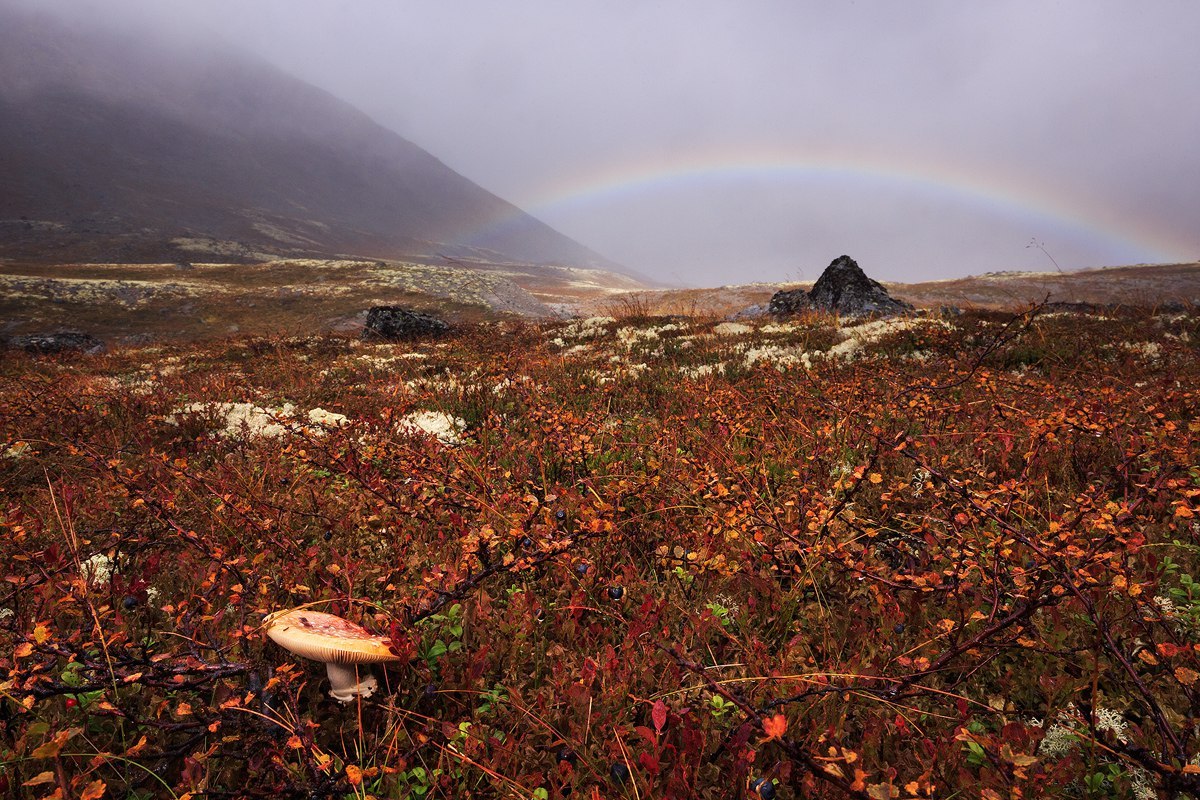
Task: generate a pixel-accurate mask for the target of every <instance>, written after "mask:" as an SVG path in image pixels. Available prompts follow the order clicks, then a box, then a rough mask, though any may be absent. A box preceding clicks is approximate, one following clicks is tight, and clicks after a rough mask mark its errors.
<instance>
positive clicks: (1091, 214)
mask: <svg viewBox="0 0 1200 800" xmlns="http://www.w3.org/2000/svg"><path fill="white" fill-rule="evenodd" d="M746 179H754V180H764V179H768V180H773V181H793V182H796V183H797V184H799V183H800V182H808V183H809V184H814V183H823V184H825V185H828V184H827V183H826V182H839V183H842V184H855V183H856V184H858V185H862V186H864V187H869V186H870V185H872V184H874V185H876V186H878V185H880V184H884V185H888V186H890V187H892V188H899V189H905V190H911V191H913V192H917V193H927V194H928V195H929V196H933V197H941V198H945V199H950V200H954V201H958V202H962V203H964V204H972V205H973V206H974V207H976V208H979V209H980V210H981V211H985V212H987V211H990V212H994V213H997V214H1003V215H1007V216H1010V217H1012V216H1018V215H1019V216H1021V217H1023V218H1031V219H1034V220H1036V221H1038V223H1039V225H1038V230H1037V231H1031V235H1032V234H1037V238H1039V239H1042V238H1046V237H1048V236H1049V235H1050V234H1052V233H1055V232H1058V233H1062V234H1063V235H1064V236H1069V237H1071V238H1073V239H1084V240H1087V241H1091V242H1094V243H1096V244H1098V245H1100V246H1103V247H1104V248H1105V249H1106V250H1108V251H1111V252H1114V253H1118V254H1121V255H1123V256H1125V257H1129V258H1133V259H1136V260H1141V261H1157V262H1168V261H1190V260H1191V259H1192V258H1194V256H1195V253H1194V252H1193V251H1194V250H1195V247H1196V243H1195V242H1194V241H1185V240H1184V239H1183V237H1182V235H1179V234H1178V233H1177V232H1172V231H1164V230H1161V229H1160V228H1158V227H1157V226H1156V225H1155V224H1154V223H1153V221H1148V220H1134V219H1128V218H1124V217H1118V216H1117V215H1116V214H1115V212H1113V211H1112V210H1111V209H1107V208H1105V207H1104V206H1103V205H1102V204H1100V203H1098V202H1096V201H1097V199H1098V198H1087V197H1078V196H1076V197H1072V196H1069V195H1067V194H1065V193H1063V192H1062V191H1060V190H1059V189H1058V188H1057V187H1055V186H1052V185H1049V184H1048V183H1047V182H1046V181H1040V180H1037V179H1036V178H1028V177H1026V178H1019V177H1017V176H1015V175H1014V174H1010V173H1002V172H1000V171H998V170H994V169H993V170H991V171H988V170H981V169H979V168H978V167H977V166H971V167H966V166H955V165H952V164H949V163H947V162H944V161H933V160H928V159H920V158H913V157H912V156H911V154H905V155H903V156H900V155H896V154H883V153H874V154H872V153H865V152H862V151H856V152H851V151H846V150H840V151H839V150H834V149H823V150H822V149H816V150H813V151H809V152H806V153H804V154H796V153H793V152H790V151H787V150H779V149H772V148H755V149H751V150H738V151H720V150H711V151H706V152H692V153H687V154H680V155H676V156H672V157H669V158H666V159H663V158H653V159H643V160H640V161H636V160H635V161H630V162H623V163H614V164H610V165H606V166H603V167H600V168H596V169H593V170H591V171H588V172H584V173H578V174H575V175H571V176H569V177H567V178H566V179H564V180H560V181H557V182H555V183H553V184H549V185H546V186H544V187H542V188H541V189H540V190H539V191H537V192H535V193H532V194H531V195H530V196H529V197H527V198H525V199H523V200H522V201H518V202H519V205H521V210H522V211H524V212H526V213H528V214H530V215H532V216H534V217H536V218H538V219H541V220H543V221H546V222H548V223H549V224H551V225H554V224H555V221H556V220H563V219H567V218H569V217H571V216H572V215H582V214H586V213H589V212H592V211H595V210H598V209H603V208H611V207H612V206H614V205H619V204H620V203H621V202H622V201H623V200H626V199H634V198H637V197H639V196H644V195H649V194H652V193H655V192H666V191H682V190H689V189H695V190H696V191H698V192H700V191H708V190H711V189H712V188H713V187H714V186H717V185H720V184H721V183H722V182H726V181H737V180H746ZM519 217H520V215H519V214H518V213H512V214H509V215H505V216H502V217H499V218H496V219H493V220H491V221H490V222H489V223H488V224H487V225H486V226H485V227H481V228H478V229H476V230H474V231H471V232H469V234H468V235H466V236H464V237H463V239H462V241H483V240H486V239H488V238H491V237H493V236H497V235H503V234H504V232H505V229H506V228H507V227H509V226H513V225H515V224H517V220H518V219H519ZM1097 266H1098V265H1097Z"/></svg>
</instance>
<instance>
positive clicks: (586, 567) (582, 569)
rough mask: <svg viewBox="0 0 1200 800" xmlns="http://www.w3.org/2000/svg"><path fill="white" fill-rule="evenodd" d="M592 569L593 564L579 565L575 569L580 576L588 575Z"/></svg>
mask: <svg viewBox="0 0 1200 800" xmlns="http://www.w3.org/2000/svg"><path fill="white" fill-rule="evenodd" d="M591 568H592V565H591V564H579V565H577V566H576V567H575V571H576V572H578V573H579V574H580V575H587V573H588V570H589V569H591Z"/></svg>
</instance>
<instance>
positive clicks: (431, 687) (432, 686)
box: [424, 683, 438, 697]
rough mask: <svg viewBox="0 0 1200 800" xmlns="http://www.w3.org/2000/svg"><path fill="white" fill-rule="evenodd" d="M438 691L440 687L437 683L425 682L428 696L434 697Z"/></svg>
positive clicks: (425, 691)
mask: <svg viewBox="0 0 1200 800" xmlns="http://www.w3.org/2000/svg"><path fill="white" fill-rule="evenodd" d="M437 692H438V687H437V684H436V683H427V684H425V689H424V695H425V696H426V697H433V696H434V695H435V694H437Z"/></svg>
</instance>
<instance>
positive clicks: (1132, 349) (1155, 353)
mask: <svg viewBox="0 0 1200 800" xmlns="http://www.w3.org/2000/svg"><path fill="white" fill-rule="evenodd" d="M1120 347H1121V349H1122V350H1124V351H1125V352H1127V353H1133V354H1134V355H1135V356H1138V357H1139V358H1143V359H1145V360H1146V361H1149V362H1151V363H1154V362H1157V361H1158V360H1159V358H1160V357H1162V346H1161V345H1160V344H1159V343H1158V342H1122V343H1121V344H1120Z"/></svg>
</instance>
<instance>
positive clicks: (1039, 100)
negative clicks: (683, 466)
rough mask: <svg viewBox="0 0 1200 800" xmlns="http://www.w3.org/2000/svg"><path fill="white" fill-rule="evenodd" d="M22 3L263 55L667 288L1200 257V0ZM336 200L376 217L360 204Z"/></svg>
mask: <svg viewBox="0 0 1200 800" xmlns="http://www.w3.org/2000/svg"><path fill="white" fill-rule="evenodd" d="M5 4H8V5H9V6H10V7H17V8H24V9H36V10H37V11H39V12H41V13H44V14H53V15H55V16H57V17H59V18H61V19H64V20H67V21H68V22H69V24H70V25H72V26H73V27H74V28H75V30H76V36H77V37H78V38H79V39H80V40H81V41H82V40H83V39H87V38H95V37H94V36H93V35H92V34H93V33H95V34H96V35H100V34H99V32H100V31H103V30H104V29H116V30H119V31H122V32H123V33H124V35H125V36H126V37H127V39H128V40H129V41H130V42H134V43H137V44H138V45H139V46H140V45H141V44H142V43H145V42H150V41H157V42H164V41H165V42H169V44H166V45H163V47H164V48H165V50H166V51H167V55H168V56H169V57H168V58H166V59H165V60H164V61H155V62H154V66H153V67H152V68H151V70H150V71H151V72H164V71H165V72H170V71H171V70H173V69H176V68H177V67H173V66H172V65H170V64H169V63H167V62H169V61H171V60H174V59H178V60H180V61H181V63H191V64H193V65H194V66H199V67H200V68H201V69H203V70H205V71H206V72H209V73H211V75H212V77H213V78H214V79H215V78H216V77H218V76H224V78H229V79H234V80H240V79H242V77H243V75H244V74H245V75H252V74H256V73H254V72H253V71H250V72H248V73H247V72H246V71H245V70H244V69H243V68H241V67H235V64H238V63H244V62H247V61H248V60H253V59H261V60H262V61H265V62H268V63H270V64H271V65H273V66H274V67H275V68H276V69H278V70H280V71H282V72H283V73H286V74H288V75H292V76H295V77H297V78H299V79H301V80H303V81H306V82H307V83H309V84H311V85H312V86H315V87H319V88H320V89H322V90H324V91H327V92H329V93H330V94H331V95H333V96H335V97H337V98H339V99H341V100H344V101H346V102H347V103H349V104H351V105H352V106H353V107H354V108H356V109H359V110H360V111H361V112H362V113H364V114H366V115H367V116H369V117H370V119H371V120H374V121H375V122H378V123H379V124H380V125H382V126H383V127H384V128H386V129H388V130H391V131H394V132H396V133H398V134H399V135H400V136H402V137H404V138H405V139H406V140H408V141H409V142H411V143H414V144H415V145H417V146H419V147H420V148H422V149H423V150H425V151H427V152H428V153H430V154H432V155H433V157H435V158H436V159H437V160H439V161H441V162H442V163H444V164H445V165H447V166H449V167H450V168H451V169H453V170H454V171H455V172H457V173H459V174H460V175H462V176H465V177H466V178H467V179H469V180H470V181H472V182H474V183H477V184H479V185H480V186H482V187H484V188H485V189H487V190H488V191H489V192H491V193H493V194H494V195H495V196H498V197H500V198H503V199H504V200H505V201H508V202H510V203H512V204H513V205H515V206H518V207H520V209H522V210H524V211H526V212H528V213H529V214H530V215H532V216H533V217H535V218H537V219H538V220H541V221H543V222H545V223H547V224H548V225H550V226H552V227H553V228H554V229H555V230H557V231H561V232H562V233H564V234H565V235H567V236H569V237H571V238H572V239H574V240H575V241H577V242H581V243H583V244H584V245H585V246H586V247H588V248H591V249H592V250H594V251H596V252H599V253H602V254H603V255H604V256H605V257H607V258H610V259H612V260H614V261H616V262H618V263H621V264H624V265H626V266H629V267H632V268H634V269H637V270H639V271H641V272H643V273H647V274H651V275H653V276H655V277H658V278H661V279H664V280H670V281H677V282H680V283H686V284H695V285H705V284H707V285H713V284H718V283H727V282H730V283H732V282H745V281H754V280H781V279H786V278H797V277H803V278H808V279H813V278H815V277H816V275H817V274H818V273H819V271H820V269H821V268H823V266H824V265H825V264H828V263H829V261H830V259H832V258H834V257H836V256H837V255H839V254H841V253H849V254H851V255H853V256H854V257H855V258H856V259H857V260H858V261H859V262H860V263H861V264H862V265H863V267H864V268H865V269H867V271H868V272H869V273H870V274H871V275H873V276H875V277H877V278H880V279H883V280H895V281H917V280H925V279H933V278H951V277H955V276H961V275H966V274H972V273H973V274H978V273H981V272H985V271H990V270H1001V269H1020V270H1031V269H1032V270H1041V269H1045V270H1051V271H1053V270H1055V269H1056V266H1055V265H1056V264H1057V265H1058V266H1061V267H1063V268H1067V269H1069V268H1075V267H1092V266H1100V265H1112V264H1128V263H1137V262H1179V261H1192V260H1194V259H1196V258H1197V257H1198V256H1200V225H1198V224H1197V220H1200V182H1198V181H1196V180H1195V179H1194V176H1195V175H1196V174H1200V148H1196V147H1195V146H1194V144H1193V142H1195V141H1196V140H1198V139H1200V104H1198V103H1196V102H1195V86H1196V80H1197V69H1196V59H1195V56H1194V50H1195V41H1194V40H1195V31H1197V30H1200V4H1198V3H1196V2H1195V1H1194V0H1156V2H1153V3H1135V2H1130V0H1056V2H1053V3H1046V2H1043V1H1042V0H995V2H990V3H986V4H980V3H956V2H948V1H947V0H912V2H906V3H889V2H882V1H881V0H859V2H853V3H828V2H822V1H821V0H787V1H786V2H785V0H743V1H742V2H730V1H729V0H656V2H653V3H642V2H631V1H628V0H616V1H615V2H613V1H612V0H577V2H570V3H562V2H553V0H513V2H508V3H496V2H492V1H491V0H460V1H459V2H454V3H420V2H415V0H355V2H329V1H328V0H255V1H254V2H249V3H248V2H245V0H206V2H204V3H197V2H191V1H190V0H0V6H2V5H5ZM217 42H224V43H225V44H224V45H223V46H224V47H225V48H226V51H225V52H226V54H225V55H221V56H219V58H218V59H217V61H216V62H215V63H214V64H212V65H209V62H208V61H207V60H206V59H205V58H204V57H202V55H201V53H204V52H208V53H211V52H213V51H217V50H218V47H219V46H218V45H217V44H216V43H217ZM6 47H10V46H9V45H6ZM234 51H236V52H240V53H242V54H243V55H241V56H237V57H233V56H230V55H228V53H229V52H234ZM218 52H219V51H218ZM179 68H182V67H179ZM277 77H278V76H277ZM255 80H257V79H255ZM259 86H260V87H261V86H262V84H259ZM247 91H249V90H247ZM243 94H246V92H243ZM249 96H250V97H254V98H257V97H259V96H260V94H256V93H254V92H249ZM311 99H312V98H309V100H311ZM305 102H308V100H306V101H305ZM313 102H315V101H313ZM244 105H246V103H243V106H244ZM249 105H250V106H258V105H259V103H258V101H257V100H251V101H250V102H249ZM262 105H263V107H264V111H263V113H262V115H261V116H263V117H264V118H265V117H267V116H269V115H268V114H267V113H266V111H265V109H270V108H273V107H277V104H273V103H272V102H271V101H269V100H267V101H264V102H263V104H262ZM218 106H220V104H218ZM251 111H253V112H254V113H257V109H251ZM275 117H276V119H274V121H273V122H272V123H271V124H278V129H277V130H275V129H273V132H278V131H284V130H290V131H291V132H292V134H293V135H300V134H301V133H303V132H304V130H305V124H308V125H314V126H315V125H317V123H314V122H313V121H312V120H311V119H309V117H311V115H309V114H300V115H299V117H300V118H301V119H302V120H303V124H301V123H297V120H296V118H294V117H289V116H288V115H286V114H282V113H278V114H276V115H275ZM263 124H266V122H265V119H264V122H263ZM119 127H120V126H118V129H119ZM331 127H334V128H340V127H346V128H356V126H355V125H349V126H340V125H336V124H331ZM217 149H218V150H222V149H223V147H218V148H217ZM273 149H274V148H273ZM286 149H287V148H283V150H286ZM230 152H231V153H236V152H237V151H236V148H234V150H232V151H230ZM284 155H285V153H284V152H282V151H281V152H279V153H273V157H276V156H277V157H278V158H279V159H282V158H283V156H284ZM292 155H300V153H298V152H293V153H292ZM304 155H305V156H306V157H309V158H310V159H311V156H312V153H311V151H305V153H304ZM0 157H11V154H2V155H0ZM311 169H312V170H314V171H317V170H320V169H321V168H320V167H318V166H316V164H315V163H314V165H313V166H312V167H311ZM359 169H360V173H361V172H365V173H368V174H369V175H370V176H371V177H372V178H381V176H379V175H377V174H376V170H375V169H374V167H370V168H367V167H362V166H361V165H360V167H359ZM233 171H234V172H236V174H237V175H238V176H242V177H245V176H247V175H250V174H254V172H253V170H249V171H248V170H247V168H246V167H238V168H235V169H234V170H233ZM293 171H294V172H297V173H300V172H305V171H306V170H293ZM329 174H336V175H339V176H341V175H344V174H345V173H344V172H343V171H342V170H340V169H339V170H335V171H333V172H332V173H329ZM247 180H248V179H247ZM292 180H293V181H295V182H300V181H301V180H302V176H301V175H299V174H297V175H295V176H293V177H292ZM356 180H359V181H361V180H363V176H362V175H360V176H359V178H358V179H356ZM255 183H256V184H257V183H261V182H260V181H255ZM352 184H354V181H353V180H351V181H348V182H347V184H346V186H347V187H349V186H351V185H352ZM245 194H246V192H244V191H243V190H241V189H239V190H238V192H236V193H235V196H237V197H238V202H239V203H242V200H243V195H245ZM288 194H293V193H291V192H288ZM328 194H329V197H328V198H327V200H326V201H325V202H326V204H327V205H328V206H329V207H330V210H332V211H338V210H339V209H340V210H342V215H341V216H339V217H337V220H341V222H348V221H352V220H347V219H346V217H351V218H356V217H357V211H354V212H350V211H346V209H349V208H350V206H349V205H347V202H343V201H352V200H353V199H354V197H355V196H356V195H357V194H359V193H356V192H354V191H351V190H350V189H349V188H346V189H345V191H344V192H343V191H342V190H340V189H339V190H334V191H330V192H328ZM245 199H246V202H245V203H242V205H243V206H246V205H247V204H250V201H251V200H253V201H254V203H257V202H258V199H257V198H255V197H253V196H250V197H248V198H245ZM431 202H433V201H431ZM308 203H311V204H312V205H314V206H315V205H319V203H318V201H316V200H310V201H308ZM308 203H306V204H305V205H306V206H307V205H308ZM433 204H434V205H439V204H442V201H440V200H439V201H436V202H433ZM251 205H253V204H251ZM377 205H378V204H377V203H375V204H373V207H375V206H377ZM335 206H336V208H334V207H335ZM456 209H458V210H461V208H460V207H458V206H456ZM270 210H271V213H272V214H278V211H279V207H277V206H271V209H270ZM322 213H324V212H322ZM411 214H412V215H413V216H412V217H411V219H412V220H413V221H415V220H416V219H417V218H418V217H420V212H419V210H418V209H416V208H414V209H412V210H411ZM285 216H292V211H287V214H286V215H285ZM300 216H301V217H303V215H300ZM467 216H470V215H467ZM484 218H487V219H486V221H485V219H484ZM473 220H474V221H475V222H476V223H477V224H475V225H474V230H472V231H471V232H470V233H468V234H465V237H466V240H467V241H478V242H481V243H483V244H486V245H489V246H497V245H498V244H502V243H503V242H504V241H506V240H508V239H510V238H512V237H516V238H518V239H521V240H522V241H526V242H527V241H528V239H527V237H525V236H524V234H523V233H522V231H524V230H526V229H529V230H532V229H533V228H537V226H536V225H533V223H530V222H529V221H528V220H527V218H525V217H522V216H520V215H519V214H517V213H516V212H515V210H513V209H509V210H507V213H500V214H498V215H497V214H488V213H483V212H480V213H479V214H477V215H476V216H475V217H474V218H473ZM463 221H466V218H465V217H464V220H463ZM327 222H328V223H330V224H332V222H334V220H333V219H331V220H327ZM341 222H339V227H341V226H342V225H341ZM359 222H362V221H361V220H360V221H359ZM270 224H275V223H270ZM531 225H533V228H529V226H531ZM284 227H286V228H287V230H288V231H289V232H291V233H295V234H297V235H299V236H301V237H302V238H305V237H311V231H309V230H308V228H305V227H304V226H303V225H301V226H300V227H299V228H295V227H294V226H284ZM466 227H468V228H471V227H472V226H471V225H467V226H466ZM373 228H374V223H371V224H360V225H357V226H356V225H350V226H348V228H347V229H348V230H350V229H357V230H358V231H359V232H358V233H353V234H352V238H357V237H359V236H360V235H361V236H364V237H366V238H372V237H374V236H376V235H377V232H376V231H374V230H373ZM399 229H400V230H401V232H402V233H403V234H404V235H411V234H412V233H413V231H412V229H410V228H408V227H406V226H405V225H401V226H400V228H399ZM539 230H540V228H539ZM418 235H419V236H424V234H418ZM444 235H448V234H444V233H442V232H438V233H437V236H438V237H443V236H444ZM508 247H511V243H510V245H508ZM538 252H545V251H543V250H538ZM551 252H557V251H554V250H553V249H552V250H551ZM589 257H590V256H589Z"/></svg>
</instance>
